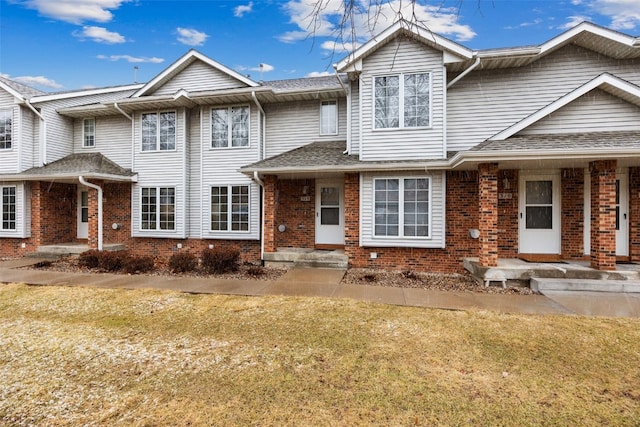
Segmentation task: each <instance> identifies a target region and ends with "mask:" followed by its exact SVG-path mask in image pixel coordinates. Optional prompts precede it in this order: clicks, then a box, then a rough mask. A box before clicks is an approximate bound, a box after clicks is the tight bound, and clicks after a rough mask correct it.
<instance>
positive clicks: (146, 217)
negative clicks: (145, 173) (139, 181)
mask: <svg viewBox="0 0 640 427" xmlns="http://www.w3.org/2000/svg"><path fill="white" fill-rule="evenodd" d="M175 212H176V189H175V188H173V187H143V188H142V190H141V198H140V220H141V228H142V230H175V229H176V214H175Z"/></svg>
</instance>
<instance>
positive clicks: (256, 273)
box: [247, 265, 265, 277]
mask: <svg viewBox="0 0 640 427" xmlns="http://www.w3.org/2000/svg"><path fill="white" fill-rule="evenodd" d="M264 273H265V271H264V268H263V267H262V266H259V265H250V266H249V267H247V274H248V275H249V276H251V277H261V276H263V275H264Z"/></svg>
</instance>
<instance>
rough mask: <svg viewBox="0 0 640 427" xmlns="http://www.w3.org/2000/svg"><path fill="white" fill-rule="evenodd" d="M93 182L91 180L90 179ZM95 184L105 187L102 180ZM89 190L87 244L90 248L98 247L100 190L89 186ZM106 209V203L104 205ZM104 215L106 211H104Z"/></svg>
mask: <svg viewBox="0 0 640 427" xmlns="http://www.w3.org/2000/svg"><path fill="white" fill-rule="evenodd" d="M89 182H91V181H89ZM92 183H93V184H96V185H99V186H100V187H104V183H103V182H102V181H95V182H92ZM87 191H88V202H89V206H88V208H89V209H88V210H89V212H88V220H89V221H88V222H87V245H88V246H89V249H98V190H95V189H93V188H87ZM102 209H104V203H103V206H102ZM103 215H104V212H103Z"/></svg>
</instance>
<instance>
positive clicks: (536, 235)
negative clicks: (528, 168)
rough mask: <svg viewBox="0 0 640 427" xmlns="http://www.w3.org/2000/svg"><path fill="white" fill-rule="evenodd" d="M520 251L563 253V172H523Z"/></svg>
mask: <svg viewBox="0 0 640 427" xmlns="http://www.w3.org/2000/svg"><path fill="white" fill-rule="evenodd" d="M519 208H520V209H519V213H518V222H519V239H518V247H519V252H520V253H522V254H559V253H560V251H561V247H560V175H557V174H549V175H521V177H520V197H519Z"/></svg>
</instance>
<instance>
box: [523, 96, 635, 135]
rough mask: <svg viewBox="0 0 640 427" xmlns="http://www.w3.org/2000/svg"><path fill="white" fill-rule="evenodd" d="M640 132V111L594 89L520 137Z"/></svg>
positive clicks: (525, 131)
mask: <svg viewBox="0 0 640 427" xmlns="http://www.w3.org/2000/svg"><path fill="white" fill-rule="evenodd" d="M637 130H640V107H638V106H636V105H633V104H630V103H628V102H627V101H624V100H622V99H620V98H618V97H615V96H613V95H611V94H609V93H607V92H605V91H603V90H600V89H594V90H592V91H591V92H589V93H587V94H585V95H584V96H582V97H580V98H578V99H576V100H575V101H573V102H571V103H570V104H568V105H566V106H564V107H563V108H561V109H559V110H558V111H556V112H555V113H553V114H551V115H549V116H547V117H545V118H544V119H542V120H540V121H538V122H537V123H534V124H533V125H531V126H529V127H528V128H526V129H524V130H522V131H521V132H519V134H520V135H536V134H538V135H539V134H552V133H574V132H603V131H637Z"/></svg>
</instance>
